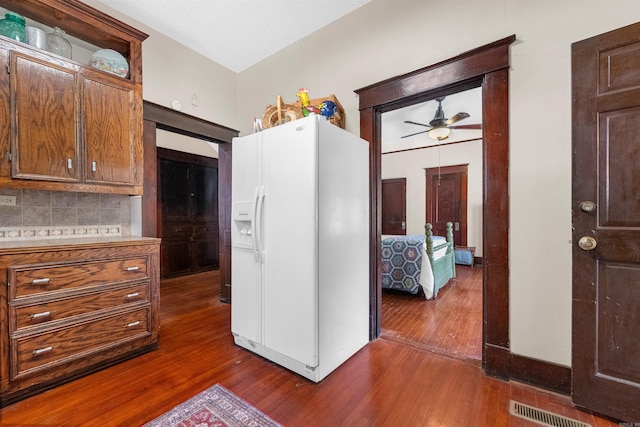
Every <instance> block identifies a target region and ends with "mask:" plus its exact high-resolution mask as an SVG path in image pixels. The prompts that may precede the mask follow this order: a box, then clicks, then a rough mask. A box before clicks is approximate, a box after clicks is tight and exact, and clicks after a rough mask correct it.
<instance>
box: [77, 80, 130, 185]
mask: <svg viewBox="0 0 640 427" xmlns="http://www.w3.org/2000/svg"><path fill="white" fill-rule="evenodd" d="M138 111H139V108H138V106H137V105H136V101H135V86H134V85H133V84H129V83H128V82H126V81H124V80H123V81H116V80H112V79H109V78H107V77H106V76H98V75H94V74H91V75H89V73H85V75H84V141H85V160H84V165H85V181H86V182H94V183H109V184H123V185H130V184H136V178H135V176H136V173H135V170H134V167H136V165H135V164H134V159H135V162H136V163H138V162H139V163H140V164H139V165H137V166H138V167H140V169H142V165H141V162H142V158H141V156H138V153H137V152H136V151H135V150H136V144H135V141H136V134H137V132H139V129H138V126H137V125H136V123H137V122H136V115H137V113H138ZM138 157H139V158H138Z"/></svg>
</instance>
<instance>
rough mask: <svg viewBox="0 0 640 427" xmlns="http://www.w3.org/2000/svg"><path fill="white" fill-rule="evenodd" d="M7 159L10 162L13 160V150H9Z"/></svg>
mask: <svg viewBox="0 0 640 427" xmlns="http://www.w3.org/2000/svg"><path fill="white" fill-rule="evenodd" d="M7 160H9V161H10V162H11V161H13V156H12V155H11V151H7Z"/></svg>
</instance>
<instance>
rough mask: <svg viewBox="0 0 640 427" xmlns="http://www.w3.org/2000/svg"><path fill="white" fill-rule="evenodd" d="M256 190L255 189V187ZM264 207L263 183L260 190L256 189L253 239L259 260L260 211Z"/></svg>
mask: <svg viewBox="0 0 640 427" xmlns="http://www.w3.org/2000/svg"><path fill="white" fill-rule="evenodd" d="M256 190H257V189H256ZM263 207H264V185H262V186H260V190H259V191H258V200H257V212H256V217H255V221H256V230H255V236H254V237H255V240H256V242H257V244H256V246H257V251H258V260H259V261H260V262H262V261H264V260H263V254H262V252H263V250H264V248H263V247H262V215H263V213H262V211H263Z"/></svg>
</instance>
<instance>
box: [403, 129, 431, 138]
mask: <svg viewBox="0 0 640 427" xmlns="http://www.w3.org/2000/svg"><path fill="white" fill-rule="evenodd" d="M430 130H431V129H427V130H423V131H420V132H416V133H411V134H409V135H404V136H401V137H400V138H408V137H410V136H414V135H420V134H421V133H427V132H429V131H430Z"/></svg>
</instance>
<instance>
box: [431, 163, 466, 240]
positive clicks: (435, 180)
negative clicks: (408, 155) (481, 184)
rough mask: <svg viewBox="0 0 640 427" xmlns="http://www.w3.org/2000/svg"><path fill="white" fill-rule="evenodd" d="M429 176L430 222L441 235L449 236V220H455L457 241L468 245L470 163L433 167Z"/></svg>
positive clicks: (454, 233) (454, 236) (454, 232)
mask: <svg viewBox="0 0 640 427" xmlns="http://www.w3.org/2000/svg"><path fill="white" fill-rule="evenodd" d="M426 176H427V178H426V180H427V183H426V185H427V194H426V202H427V207H426V222H428V223H431V225H433V233H434V234H435V235H438V236H446V235H447V222H451V223H453V224H454V229H453V241H454V244H455V245H456V246H466V245H467V183H468V178H467V177H468V165H459V166H443V167H439V168H429V169H427V170H426Z"/></svg>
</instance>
